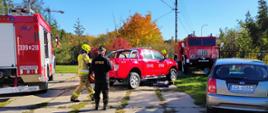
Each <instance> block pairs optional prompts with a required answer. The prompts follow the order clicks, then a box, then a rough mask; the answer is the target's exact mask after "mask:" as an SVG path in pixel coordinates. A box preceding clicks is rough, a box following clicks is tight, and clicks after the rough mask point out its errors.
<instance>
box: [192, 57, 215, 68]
mask: <svg viewBox="0 0 268 113" xmlns="http://www.w3.org/2000/svg"><path fill="white" fill-rule="evenodd" d="M214 62H215V60H213V59H208V58H205V59H201V58H199V59H191V60H190V62H189V63H188V66H190V67H197V68H206V67H212V65H213V64H214Z"/></svg>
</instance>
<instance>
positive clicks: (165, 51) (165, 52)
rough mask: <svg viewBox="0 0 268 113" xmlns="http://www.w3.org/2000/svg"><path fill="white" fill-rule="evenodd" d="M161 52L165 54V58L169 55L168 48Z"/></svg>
mask: <svg viewBox="0 0 268 113" xmlns="http://www.w3.org/2000/svg"><path fill="white" fill-rule="evenodd" d="M161 53H162V55H163V56H164V57H165V58H167V57H168V54H167V50H166V49H163V50H162V51H161Z"/></svg>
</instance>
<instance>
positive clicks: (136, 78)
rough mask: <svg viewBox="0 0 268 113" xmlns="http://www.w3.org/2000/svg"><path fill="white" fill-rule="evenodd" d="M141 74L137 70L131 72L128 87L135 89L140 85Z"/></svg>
mask: <svg viewBox="0 0 268 113" xmlns="http://www.w3.org/2000/svg"><path fill="white" fill-rule="evenodd" d="M140 82H141V79H140V75H139V74H138V73H137V72H130V74H129V78H128V87H129V88H130V89H135V88H138V87H139V86H140Z"/></svg>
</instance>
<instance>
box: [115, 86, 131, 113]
mask: <svg viewBox="0 0 268 113" xmlns="http://www.w3.org/2000/svg"><path fill="white" fill-rule="evenodd" d="M130 94H131V90H128V91H127V92H126V94H125V96H124V97H123V99H122V100H121V102H120V107H118V108H117V109H116V111H115V113H125V112H126V111H125V110H124V108H125V107H126V106H127V105H128V101H129V100H130Z"/></svg>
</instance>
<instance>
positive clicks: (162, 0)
mask: <svg viewBox="0 0 268 113" xmlns="http://www.w3.org/2000/svg"><path fill="white" fill-rule="evenodd" d="M160 1H161V2H162V3H163V4H165V5H166V6H167V7H169V8H170V9H172V10H174V8H173V7H171V6H170V5H169V4H168V3H167V2H165V1H164V0H160Z"/></svg>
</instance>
